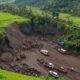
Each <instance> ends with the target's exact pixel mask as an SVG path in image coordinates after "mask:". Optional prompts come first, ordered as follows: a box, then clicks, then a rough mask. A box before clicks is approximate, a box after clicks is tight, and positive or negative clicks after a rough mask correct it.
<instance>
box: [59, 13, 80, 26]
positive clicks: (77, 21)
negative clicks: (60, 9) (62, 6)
mask: <svg viewBox="0 0 80 80" xmlns="http://www.w3.org/2000/svg"><path fill="white" fill-rule="evenodd" d="M60 18H61V19H64V20H70V21H72V22H73V23H74V25H77V26H78V27H80V17H76V16H72V15H70V14H67V13H60Z"/></svg>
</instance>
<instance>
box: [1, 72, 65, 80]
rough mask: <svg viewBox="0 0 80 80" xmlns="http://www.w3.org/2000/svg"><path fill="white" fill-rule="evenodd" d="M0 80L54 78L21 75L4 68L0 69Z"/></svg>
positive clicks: (43, 79)
mask: <svg viewBox="0 0 80 80" xmlns="http://www.w3.org/2000/svg"><path fill="white" fill-rule="evenodd" d="M0 80H55V79H54V78H53V79H52V78H49V79H46V78H43V77H32V76H26V75H21V74H17V73H13V72H8V71H5V70H0ZM58 80H65V79H64V78H60V79H58Z"/></svg>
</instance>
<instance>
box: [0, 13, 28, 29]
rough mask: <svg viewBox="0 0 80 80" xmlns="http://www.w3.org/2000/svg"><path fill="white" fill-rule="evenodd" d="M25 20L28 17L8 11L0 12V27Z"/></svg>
mask: <svg viewBox="0 0 80 80" xmlns="http://www.w3.org/2000/svg"><path fill="white" fill-rule="evenodd" d="M24 21H25V22H27V21H29V19H27V18H24V17H20V16H17V15H12V14H10V13H4V12H0V27H7V26H8V25H10V24H11V23H13V22H19V23H20V22H24Z"/></svg>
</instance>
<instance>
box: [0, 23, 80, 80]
mask: <svg viewBox="0 0 80 80" xmlns="http://www.w3.org/2000/svg"><path fill="white" fill-rule="evenodd" d="M6 36H7V37H8V40H9V41H10V42H9V43H10V46H11V47H10V48H9V50H8V51H7V52H4V53H2V55H0V68H2V69H6V70H10V71H15V72H19V73H23V74H28V75H29V74H30V73H26V72H28V71H27V70H30V69H32V70H33V71H36V72H37V73H39V75H40V73H41V75H42V76H47V75H49V73H48V72H49V69H46V68H45V67H43V66H42V65H40V64H39V63H38V61H37V59H43V60H45V61H47V62H52V63H53V64H55V65H59V66H64V67H68V68H71V67H73V68H74V69H75V71H76V72H70V73H69V74H67V75H66V77H67V78H69V80H80V59H79V58H77V57H74V56H69V55H62V54H61V53H59V52H58V51H57V50H56V49H55V46H56V43H54V41H55V42H56V39H57V37H54V36H40V35H34V36H33V35H24V34H23V33H22V32H21V30H20V28H19V25H17V24H13V25H12V26H11V27H9V28H8V29H7V32H6ZM41 49H47V50H48V51H49V56H44V55H43V54H41V53H40V50H41Z"/></svg>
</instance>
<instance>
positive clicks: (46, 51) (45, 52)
mask: <svg viewBox="0 0 80 80" xmlns="http://www.w3.org/2000/svg"><path fill="white" fill-rule="evenodd" d="M40 52H41V53H42V54H43V55H45V56H48V53H49V51H48V50H45V49H42V50H40Z"/></svg>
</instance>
